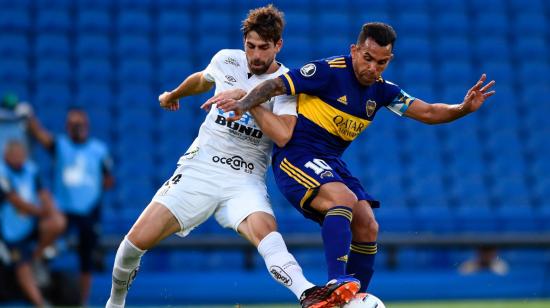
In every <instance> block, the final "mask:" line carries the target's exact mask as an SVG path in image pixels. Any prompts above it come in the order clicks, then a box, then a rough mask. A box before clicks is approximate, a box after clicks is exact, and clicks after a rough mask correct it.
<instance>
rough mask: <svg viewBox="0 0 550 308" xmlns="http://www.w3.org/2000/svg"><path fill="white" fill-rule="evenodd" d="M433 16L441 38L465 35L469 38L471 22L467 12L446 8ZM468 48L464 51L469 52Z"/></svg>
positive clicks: (435, 27) (436, 30) (464, 36)
mask: <svg viewBox="0 0 550 308" xmlns="http://www.w3.org/2000/svg"><path fill="white" fill-rule="evenodd" d="M443 2H445V1H443ZM451 2H456V1H451ZM460 2H462V1H460ZM433 18H434V19H433V23H434V27H433V30H434V32H435V34H436V35H437V36H438V37H439V38H444V37H447V36H452V37H463V38H465V39H467V35H468V31H469V29H470V24H471V23H470V22H469V20H468V19H469V16H468V14H467V13H466V12H464V11H462V12H461V11H456V10H450V9H449V10H444V11H443V12H439V13H437V14H434V16H433ZM468 50H469V48H466V49H464V50H463V51H466V52H467V51H468Z"/></svg>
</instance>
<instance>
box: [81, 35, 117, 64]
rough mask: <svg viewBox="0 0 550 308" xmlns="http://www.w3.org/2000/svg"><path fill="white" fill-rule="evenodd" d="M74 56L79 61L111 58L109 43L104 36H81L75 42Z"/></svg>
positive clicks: (108, 39)
mask: <svg viewBox="0 0 550 308" xmlns="http://www.w3.org/2000/svg"><path fill="white" fill-rule="evenodd" d="M76 55H77V57H78V58H80V59H85V58H86V59H87V58H103V59H108V58H109V57H110V56H111V42H110V38H109V36H108V35H107V34H105V35H99V34H98V35H84V34H83V35H81V36H79V37H78V38H77V40H76Z"/></svg>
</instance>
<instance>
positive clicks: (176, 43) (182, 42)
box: [156, 33, 223, 60]
mask: <svg viewBox="0 0 550 308" xmlns="http://www.w3.org/2000/svg"><path fill="white" fill-rule="evenodd" d="M189 46H192V44H191V37H190V36H188V35H184V34H177V35H172V34H170V33H167V34H164V33H162V34H159V37H158V44H157V46H156V47H157V53H158V56H159V57H160V58H161V59H163V60H184V59H190V58H191V57H193V50H192V49H190V48H189ZM221 46H222V45H220V47H219V48H220V49H221V48H223V47H221ZM212 56H213V54H212Z"/></svg>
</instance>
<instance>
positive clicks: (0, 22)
mask: <svg viewBox="0 0 550 308" xmlns="http://www.w3.org/2000/svg"><path fill="white" fill-rule="evenodd" d="M29 13H30V12H29V10H26V9H9V10H2V11H0V31H1V32H2V33H10V32H17V33H24V32H25V31H27V30H29V29H30V26H31V19H30V16H29V15H30V14H29Z"/></svg>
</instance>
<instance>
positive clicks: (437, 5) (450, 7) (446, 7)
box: [430, 0, 468, 16]
mask: <svg viewBox="0 0 550 308" xmlns="http://www.w3.org/2000/svg"><path fill="white" fill-rule="evenodd" d="M430 6H431V7H432V9H433V10H434V11H433V14H434V15H435V16H441V15H443V14H445V13H450V12H457V13H462V14H465V13H466V12H467V11H468V2H467V1H462V0H432V1H430Z"/></svg>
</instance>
